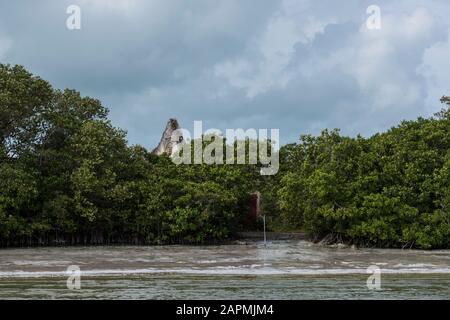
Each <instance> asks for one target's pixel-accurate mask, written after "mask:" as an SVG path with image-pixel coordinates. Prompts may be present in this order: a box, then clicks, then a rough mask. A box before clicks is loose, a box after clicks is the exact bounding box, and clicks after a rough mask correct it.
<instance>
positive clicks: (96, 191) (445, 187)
mask: <svg viewBox="0 0 450 320" xmlns="http://www.w3.org/2000/svg"><path fill="white" fill-rule="evenodd" d="M442 102H443V103H445V104H447V105H450V99H449V98H447V97H444V98H443V99H442ZM449 110H450V109H448V107H447V109H443V110H442V112H440V113H439V114H437V115H436V116H434V117H432V118H429V119H423V118H419V119H417V120H415V121H403V122H402V123H401V124H400V125H399V126H397V127H395V128H392V129H390V130H389V131H387V132H385V133H381V134H376V135H374V136H372V137H369V138H363V137H361V136H358V137H355V138H352V137H345V136H342V135H341V134H340V133H339V131H338V130H332V131H328V130H324V131H323V132H322V133H321V135H319V136H311V135H303V136H301V137H300V140H299V142H298V143H295V144H288V145H285V146H283V147H281V148H280V150H279V151H278V152H279V156H280V171H279V173H278V174H276V175H274V176H261V175H260V174H259V169H260V168H259V166H255V165H251V164H244V165H233V164H224V165H207V164H197V165H176V164H174V163H173V162H172V161H171V159H170V158H169V157H167V156H155V155H153V154H151V152H149V151H148V150H146V149H145V148H144V147H142V146H139V145H133V146H129V145H128V142H127V140H126V132H125V131H123V130H121V129H118V128H115V127H114V126H113V125H112V124H111V122H110V121H109V120H108V110H107V108H105V107H104V106H102V104H101V102H100V101H98V100H97V99H93V98H90V97H83V96H81V95H80V93H79V92H77V91H75V90H69V89H65V90H58V89H55V88H53V87H52V86H51V85H50V84H49V83H48V82H47V81H45V80H43V79H41V78H39V77H38V76H34V75H32V74H31V73H29V72H28V71H27V70H25V69H24V68H23V67H22V66H17V65H16V66H10V65H4V64H0V115H1V116H0V139H1V142H2V143H1V144H0V245H1V246H18V245H55V244H66V245H68V244H113V243H129V244H158V243H205V242H219V241H223V240H226V239H229V238H230V237H232V236H233V235H234V234H235V233H236V232H237V231H240V230H243V229H245V228H246V226H245V224H244V222H243V221H244V220H245V218H246V215H247V213H248V211H249V199H250V194H251V193H252V192H254V191H256V190H259V191H261V193H262V210H263V213H264V214H266V216H267V221H268V222H269V228H271V229H272V230H304V231H306V232H307V233H308V234H309V235H310V236H311V238H312V239H317V240H319V239H324V238H325V239H326V240H328V241H329V242H335V241H346V242H352V243H355V244H358V245H373V246H389V247H417V248H444V247H445V248H447V247H449V245H450V240H449V239H450V151H449V150H450V148H449V147H450V111H449Z"/></svg>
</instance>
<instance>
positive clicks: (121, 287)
mask: <svg viewBox="0 0 450 320" xmlns="http://www.w3.org/2000/svg"><path fill="white" fill-rule="evenodd" d="M70 265H77V266H79V267H80V269H81V289H80V290H69V289H68V288H67V286H66V280H67V275H66V270H67V267H68V266H70ZM369 266H378V267H379V268H380V270H381V290H369V289H368V288H367V285H366V280H367V277H368V276H369V274H367V268H368V267H369ZM11 298H15V299H30V298H31V299H86V298H89V299H450V251H449V250H436V251H422V250H396V249H352V248H348V247H339V246H337V247H330V246H322V245H317V244H312V243H310V242H307V241H278V242H277V241H275V242H268V243H267V246H266V247H265V246H264V243H263V242H254V243H250V244H248V245H222V246H148V247H144V246H139V247H135V246H114V247H64V248H61V247H60V248H30V249H3V250H0V299H11Z"/></svg>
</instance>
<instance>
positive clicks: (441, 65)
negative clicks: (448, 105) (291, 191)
mask: <svg viewBox="0 0 450 320" xmlns="http://www.w3.org/2000/svg"><path fill="white" fill-rule="evenodd" d="M70 5H77V6H78V7H79V8H80V12H81V15H80V22H81V24H80V29H73V30H71V29H68V28H67V25H66V23H67V19H68V18H70V16H71V13H69V14H68V13H67V8H68V7H69V6H70ZM370 5H376V6H378V7H379V8H380V13H381V16H380V18H381V20H380V22H381V24H380V29H372V28H368V26H367V19H368V18H370V17H371V16H372V13H371V12H369V13H368V12H367V8H368V7H369V6H370ZM449 14H450V1H447V0H424V1H422V0H398V1H390V0H377V1H375V0H372V1H365V0H359V1H357V0H345V1H335V0H245V1H243V0H191V1H186V0H145V1H144V0H142V1H139V0H68V1H67V0H40V1H31V0H29V1H27V0H16V1H6V0H0V62H1V63H10V64H21V65H23V66H25V67H26V68H27V69H28V70H29V71H31V72H32V73H34V74H36V75H39V76H40V77H41V78H43V79H46V80H48V81H50V83H51V84H52V85H53V86H54V87H56V88H60V89H64V88H72V89H76V90H79V91H80V92H81V93H82V94H83V95H88V96H91V97H95V98H98V99H100V100H101V101H102V103H103V105H105V106H106V107H108V108H109V109H110V119H111V120H112V123H113V124H114V125H115V126H117V127H120V128H122V129H125V130H126V131H127V132H128V140H129V143H130V144H141V145H143V146H145V147H148V148H151V147H154V146H156V145H157V143H158V141H159V139H160V137H161V134H162V131H163V129H164V127H165V125H166V122H167V120H168V119H169V118H176V119H178V121H179V122H180V124H181V126H182V127H184V128H186V129H188V130H190V131H192V128H193V122H194V120H201V121H203V127H204V129H208V128H218V129H220V130H222V131H223V132H224V131H225V129H237V128H243V129H249V128H255V129H264V128H267V129H280V140H281V143H282V144H285V143H290V142H296V141H298V138H299V136H300V134H319V133H320V131H321V130H323V129H325V128H329V129H332V128H340V129H341V132H342V133H343V134H345V135H351V136H355V135H357V134H362V135H363V136H370V135H372V134H374V133H376V132H380V131H385V130H388V129H389V128H390V127H392V126H395V125H397V124H398V123H399V122H400V121H401V120H404V119H406V120H408V119H415V118H417V117H418V116H424V117H428V116H431V115H432V114H433V113H435V112H437V111H439V110H440V109H441V107H442V106H441V104H440V102H439V99H440V97H441V96H442V95H450V19H448V16H449Z"/></svg>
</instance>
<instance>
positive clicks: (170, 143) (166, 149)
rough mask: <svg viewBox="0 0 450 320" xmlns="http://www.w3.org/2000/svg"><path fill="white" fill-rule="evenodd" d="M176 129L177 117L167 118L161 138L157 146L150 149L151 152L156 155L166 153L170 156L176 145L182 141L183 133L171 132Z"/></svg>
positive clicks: (178, 126)
mask: <svg viewBox="0 0 450 320" xmlns="http://www.w3.org/2000/svg"><path fill="white" fill-rule="evenodd" d="M177 129H180V125H179V124H178V121H177V119H169V121H167V125H166V129H164V132H163V134H162V137H161V140H160V141H159V144H158V146H157V147H156V148H155V149H154V150H153V151H152V154H155V155H157V156H160V155H162V154H167V155H169V156H171V155H172V152H173V151H174V150H175V149H176V147H177V146H178V145H179V144H180V143H182V142H183V135H182V134H181V133H180V134H175V135H174V134H173V132H174V131H175V130H177Z"/></svg>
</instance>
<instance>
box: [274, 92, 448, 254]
mask: <svg viewBox="0 0 450 320" xmlns="http://www.w3.org/2000/svg"><path fill="white" fill-rule="evenodd" d="M442 102H443V103H446V104H450V99H449V98H447V97H444V98H443V99H442ZM281 158H282V159H281V160H280V161H281V162H282V163H283V166H282V168H281V169H282V170H281V173H280V175H279V176H278V177H276V181H275V182H274V185H270V186H267V188H268V191H267V194H268V195H269V196H268V201H267V202H268V203H266V204H265V205H266V207H271V210H270V212H271V213H272V218H273V219H276V220H277V221H278V222H279V223H281V224H284V225H285V226H294V227H299V228H303V229H305V230H306V231H307V232H308V233H309V234H311V235H312V236H314V237H316V238H318V239H321V238H324V237H326V238H327V240H329V241H332V242H334V241H341V240H342V241H350V242H353V243H356V244H362V245H376V246H396V247H419V248H438V247H446V248H447V247H449V246H450V110H442V112H440V113H439V114H437V115H436V116H435V117H434V118H431V119H423V118H419V119H417V120H415V121H404V122H402V123H401V124H400V125H399V126H397V127H395V128H392V129H391V130H389V131H388V132H386V133H382V134H376V135H374V136H372V137H371V138H368V139H365V138H362V137H356V138H349V137H343V136H341V135H340V134H339V131H338V130H334V131H327V130H325V131H323V132H322V134H321V135H320V136H318V137H312V136H302V137H301V139H300V143H298V144H294V145H288V146H285V147H283V149H282V150H281ZM280 221H281V222H280Z"/></svg>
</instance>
